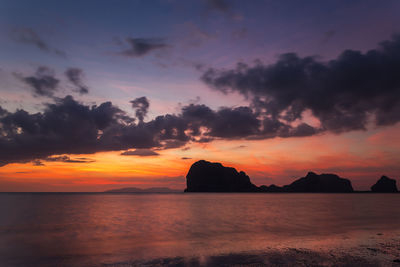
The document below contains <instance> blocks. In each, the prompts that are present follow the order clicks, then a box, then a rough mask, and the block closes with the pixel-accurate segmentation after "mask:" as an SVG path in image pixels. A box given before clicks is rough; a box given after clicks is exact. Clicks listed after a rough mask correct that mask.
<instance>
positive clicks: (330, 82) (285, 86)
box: [201, 35, 400, 135]
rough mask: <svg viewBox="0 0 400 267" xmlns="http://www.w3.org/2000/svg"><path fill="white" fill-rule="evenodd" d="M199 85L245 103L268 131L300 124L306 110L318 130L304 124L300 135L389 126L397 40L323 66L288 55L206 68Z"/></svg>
mask: <svg viewBox="0 0 400 267" xmlns="http://www.w3.org/2000/svg"><path fill="white" fill-rule="evenodd" d="M201 79H202V80H203V81H204V82H205V83H206V84H208V85H209V86H211V87H212V88H214V89H216V90H218V91H221V92H224V93H230V92H238V93H240V94H242V95H243V96H245V97H246V98H248V99H250V101H251V104H252V108H253V109H254V110H256V111H258V112H260V113H262V114H264V115H265V116H266V118H268V119H267V120H268V122H266V123H267V124H268V125H269V126H270V127H268V128H269V129H270V130H272V131H275V130H276V129H278V128H279V129H280V128H281V127H282V123H283V124H284V125H288V124H289V125H290V124H291V123H292V122H294V121H296V120H302V119H303V114H304V112H305V111H307V110H308V111H311V112H312V114H313V116H315V117H316V118H317V119H318V120H319V121H320V123H321V127H320V128H318V129H313V128H311V127H310V126H309V125H306V124H303V126H301V127H300V128H299V129H298V131H299V134H300V135H301V134H306V135H307V134H311V133H312V132H322V131H331V132H335V133H341V132H346V131H351V130H365V129H366V127H367V124H368V123H369V122H370V120H373V122H374V124H375V125H376V126H383V125H393V124H395V123H397V122H398V121H400V36H399V35H398V36H394V37H393V38H392V39H391V40H388V41H385V42H382V43H381V44H380V45H379V47H378V48H377V49H373V50H370V51H367V52H366V53H362V52H360V51H354V50H346V51H344V52H343V53H341V54H340V55H339V57H337V58H336V59H334V60H330V61H328V62H322V61H320V60H318V59H317V58H316V57H299V56H298V55H297V54H295V53H288V54H283V55H281V56H280V57H279V60H278V61H277V62H276V63H274V64H271V65H265V64H262V63H258V64H255V65H253V66H249V65H247V64H244V63H238V64H237V67H236V68H234V69H230V70H216V69H213V68H210V69H208V70H207V71H206V72H205V73H204V74H203V75H202V77H201ZM283 127H285V126H283Z"/></svg>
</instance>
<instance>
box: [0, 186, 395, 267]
mask: <svg viewBox="0 0 400 267" xmlns="http://www.w3.org/2000/svg"><path fill="white" fill-rule="evenodd" d="M399 204H400V194H386V195H383V194H0V263H2V265H4V266H13V265H24V266H27V265H28V266H29V265H32V266H37V265H40V266H54V265H55V264H58V265H61V266H62V265H65V266H71V265H74V266H92V265H102V264H106V265H107V264H111V263H121V262H151V260H156V259H162V258H169V259H174V258H175V259H181V258H182V257H183V258H196V259H201V258H202V257H206V256H212V255H226V254H229V253H243V252H246V251H255V250H257V251H266V250H268V249H270V250H271V249H272V250H276V249H283V250H285V249H287V248H302V249H311V250H317V251H322V250H326V251H327V250H329V249H332V248H344V247H346V246H349V247H356V246H366V248H367V247H368V246H374V245H376V244H377V243H378V242H382V240H384V241H387V242H392V243H391V244H392V249H393V250H394V251H395V252H394V253H396V249H398V248H399V247H397V246H398V244H399V242H397V241H398V240H399V237H400V235H399V233H400V212H398V211H399ZM393 246H395V247H394V248H393ZM371 251H372V250H371ZM398 251H399V253H400V250H398ZM371 253H372V252H371ZM393 255H395V256H396V255H397V254H393ZM399 257H400V255H399ZM156 261H157V260H156ZM198 262H200V263H201V260H200V261H199V260H198ZM195 265H196V264H195Z"/></svg>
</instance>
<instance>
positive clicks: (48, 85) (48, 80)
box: [16, 66, 60, 97]
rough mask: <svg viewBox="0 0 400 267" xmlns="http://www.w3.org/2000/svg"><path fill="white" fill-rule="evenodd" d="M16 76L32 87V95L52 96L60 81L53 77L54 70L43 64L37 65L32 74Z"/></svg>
mask: <svg viewBox="0 0 400 267" xmlns="http://www.w3.org/2000/svg"><path fill="white" fill-rule="evenodd" d="M16 76H17V77H18V78H19V79H20V80H21V81H23V82H24V83H26V84H27V85H29V86H30V87H31V88H32V90H33V95H34V96H47V97H53V95H54V93H55V92H56V91H57V87H58V85H59V83H60V80H58V79H57V78H55V76H54V71H53V70H52V69H50V68H48V67H45V66H41V67H38V69H37V70H36V73H35V74H34V75H33V76H27V77H23V76H22V75H20V74H16Z"/></svg>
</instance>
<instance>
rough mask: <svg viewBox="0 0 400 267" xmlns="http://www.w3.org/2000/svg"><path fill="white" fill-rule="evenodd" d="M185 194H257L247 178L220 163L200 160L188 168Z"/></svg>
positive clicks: (256, 190)
mask: <svg viewBox="0 0 400 267" xmlns="http://www.w3.org/2000/svg"><path fill="white" fill-rule="evenodd" d="M186 185H187V188H186V189H185V192H258V191H259V188H258V187H257V186H255V185H254V184H252V183H251V182H250V178H249V176H247V175H246V173H244V172H242V171H241V172H238V171H236V169H235V168H231V167H224V166H222V164H221V163H212V162H209V161H205V160H200V161H197V162H195V163H193V165H192V166H191V167H190V169H189V172H188V174H187V175H186Z"/></svg>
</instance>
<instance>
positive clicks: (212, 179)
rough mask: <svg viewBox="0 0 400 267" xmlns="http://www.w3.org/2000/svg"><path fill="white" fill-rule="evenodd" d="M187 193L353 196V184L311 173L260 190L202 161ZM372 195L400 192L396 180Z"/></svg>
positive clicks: (243, 177) (385, 182) (384, 182)
mask: <svg viewBox="0 0 400 267" xmlns="http://www.w3.org/2000/svg"><path fill="white" fill-rule="evenodd" d="M186 184H187V187H186V189H185V192H266V193H267V192H286V193H353V192H355V191H354V189H353V186H352V184H351V181H350V180H349V179H346V178H342V177H339V176H338V175H336V174H319V175H318V174H316V173H314V172H309V173H308V174H307V175H306V176H305V177H302V178H299V179H297V180H295V181H294V182H292V183H291V184H289V185H284V186H282V187H280V186H276V185H270V186H265V185H262V186H259V187H258V186H256V185H254V184H252V183H251V181H250V178H249V176H247V175H246V173H245V172H243V171H240V172H238V171H237V170H236V169H235V168H232V167H225V166H223V165H222V164H221V163H216V162H209V161H205V160H200V161H197V162H195V163H193V164H192V166H191V167H190V169H189V172H188V174H187V175H186ZM372 188H373V189H372V192H382V193H389V192H398V191H397V187H396V180H394V179H390V178H388V177H386V176H383V177H382V178H381V179H380V180H379V181H378V182H377V183H376V184H375V185H374V186H373V187H372Z"/></svg>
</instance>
